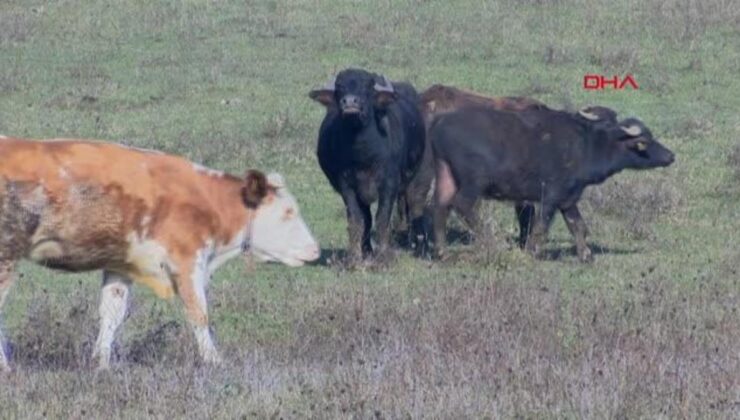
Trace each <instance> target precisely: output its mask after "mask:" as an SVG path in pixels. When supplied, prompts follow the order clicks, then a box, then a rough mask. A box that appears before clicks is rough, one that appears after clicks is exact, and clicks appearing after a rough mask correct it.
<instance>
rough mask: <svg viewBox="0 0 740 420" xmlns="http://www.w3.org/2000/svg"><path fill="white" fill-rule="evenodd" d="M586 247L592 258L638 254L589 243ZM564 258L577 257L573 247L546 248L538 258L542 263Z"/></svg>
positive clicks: (631, 250)
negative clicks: (589, 249)
mask: <svg viewBox="0 0 740 420" xmlns="http://www.w3.org/2000/svg"><path fill="white" fill-rule="evenodd" d="M588 247H589V248H591V252H592V253H593V255H594V256H597V255H630V254H636V253H637V252H639V250H638V249H634V248H633V249H628V248H610V247H607V246H602V245H599V244H597V243H594V242H590V243H589V244H588ZM566 257H576V258H577V257H578V252H577V251H576V247H575V245H570V246H558V247H547V248H545V249H544V250H543V251H542V252H541V253H540V256H539V259H540V260H544V261H559V260H562V259H563V258H566Z"/></svg>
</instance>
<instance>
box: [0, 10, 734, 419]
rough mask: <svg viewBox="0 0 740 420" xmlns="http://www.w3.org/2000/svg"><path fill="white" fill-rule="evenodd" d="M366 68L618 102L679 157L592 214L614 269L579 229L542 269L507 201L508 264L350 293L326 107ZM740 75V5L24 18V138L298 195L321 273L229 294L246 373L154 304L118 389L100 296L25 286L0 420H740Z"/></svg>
mask: <svg viewBox="0 0 740 420" xmlns="http://www.w3.org/2000/svg"><path fill="white" fill-rule="evenodd" d="M347 66H358V67H364V68H368V69H371V70H373V71H377V72H382V73H384V74H386V75H387V76H388V77H389V78H391V79H397V80H402V79H405V80H409V81H411V82H412V83H414V84H415V85H416V86H417V88H419V89H423V88H425V87H427V86H428V85H430V84H432V83H446V84H451V85H454V86H458V87H464V88H467V89H471V90H475V91H479V92H483V93H488V94H492V95H527V96H533V97H536V98H538V99H540V100H543V101H545V102H546V103H548V104H550V105H551V106H553V107H562V108H577V107H580V106H583V105H587V104H600V105H605V106H610V107H612V108H614V109H616V110H618V111H619V112H620V115H622V116H639V117H640V118H642V119H643V120H644V121H645V122H646V123H647V125H648V126H649V127H650V128H651V129H652V131H653V133H654V134H655V135H656V136H657V137H659V138H660V139H662V141H663V142H664V143H665V144H666V145H667V146H668V147H670V148H672V149H673V150H674V151H675V152H676V153H677V161H676V163H675V164H674V165H673V166H671V167H670V168H666V169H662V170H655V171H649V172H642V173H635V172H632V173H627V172H625V173H622V174H619V175H617V176H615V177H614V178H613V179H611V180H609V181H608V182H607V183H605V184H604V185H602V186H600V187H598V188H592V189H591V190H590V191H588V193H587V195H586V197H585V199H584V204H583V206H582V207H583V210H584V216H585V217H586V218H587V222H588V223H589V226H590V228H591V236H590V241H591V242H592V244H593V248H594V250H595V251H596V262H595V263H594V264H592V265H582V264H579V263H578V262H577V260H576V258H575V255H574V252H573V247H572V241H571V239H570V236H569V234H568V232H567V230H566V229H565V227H564V224H563V223H562V221H560V220H557V221H556V223H555V225H554V229H553V231H552V234H551V240H550V242H549V244H548V256H549V258H548V259H546V260H544V261H533V260H532V259H531V258H529V257H528V256H526V255H525V254H523V253H522V252H521V251H519V250H517V249H516V248H515V247H514V245H513V239H514V235H515V233H516V229H515V220H514V217H513V214H512V213H513V212H512V211H511V209H510V207H511V206H510V205H509V204H507V203H486V204H485V205H483V209H482V212H483V213H482V214H484V215H486V217H487V219H488V222H489V225H490V227H491V229H493V231H494V235H493V238H494V239H493V240H492V241H490V242H487V243H482V244H481V243H478V244H467V243H465V241H463V240H460V241H457V242H456V243H455V244H454V246H453V248H452V251H453V252H454V253H455V254H456V258H453V259H452V261H450V262H445V263H430V262H428V261H422V260H415V259H413V258H411V257H410V256H409V255H407V254H406V253H404V252H400V251H399V255H398V257H397V260H396V262H395V264H394V265H392V266H391V267H390V268H387V269H380V270H359V271H351V272H349V271H346V270H345V269H344V268H343V267H342V265H341V264H337V263H336V261H337V259H339V258H341V250H342V249H343V248H344V247H345V245H346V230H345V226H346V223H345V219H344V210H343V206H342V203H341V199H340V198H339V196H337V195H335V194H334V193H333V192H332V191H331V189H330V187H329V185H328V183H327V182H326V180H325V179H324V177H323V175H322V174H321V171H320V170H319V168H318V163H317V161H316V157H315V154H314V148H315V143H316V132H317V130H318V125H319V123H320V121H321V118H322V117H323V109H322V108H321V107H320V106H319V105H318V104H315V103H312V102H311V101H310V100H309V99H308V97H307V93H308V91H309V90H310V89H311V88H313V87H315V86H318V85H321V84H323V83H324V82H325V81H326V80H327V79H328V78H329V77H330V76H331V75H332V74H333V73H334V72H336V71H338V70H340V69H342V68H345V67H347ZM586 73H603V74H607V75H612V74H619V75H623V74H626V73H631V74H632V75H633V76H634V77H635V79H636V80H637V82H638V84H639V85H640V89H639V90H636V91H635V90H624V91H612V90H609V91H604V92H596V91H587V90H584V89H583V88H582V78H583V75H584V74H586ZM738 74H740V4H739V3H738V2H737V1H733V0H708V1H696V0H650V1H638V0H619V1H608V0H588V1H587V0H570V1H569V0H536V1H535V0H527V1H491V2H475V1H467V0H461V1H455V2H449V1H437V0H406V1H383V0H381V1H373V2H362V1H318V0H311V1H309V0H303V1H272V0H265V1H233V0H212V1H205V0H203V1H194V0H188V1H158V2H149V1H142V0H121V1H117V2H108V1H81V0H56V1H38V0H4V1H2V2H0V133H3V134H6V135H14V136H21V137H31V138H48V137H82V138H98V139H107V140H111V141H117V142H123V143H127V144H131V145H136V146H141V147H150V148H156V149H159V150H162V151H165V152H169V153H177V154H181V155H184V156H187V157H188V158H190V159H193V160H195V161H198V162H200V163H202V164H205V165H207V166H211V167H214V168H219V169H224V170H228V171H230V172H233V173H243V171H244V170H245V169H247V168H251V167H256V168H260V169H264V170H277V171H280V172H282V173H283V175H284V176H285V178H286V180H287V183H288V187H289V188H290V189H291V190H292V192H293V193H294V194H295V195H296V196H297V198H298V200H299V202H300V204H301V206H302V211H303V214H304V218H305V219H306V220H307V222H308V223H309V225H310V226H311V228H312V229H313V231H314V233H315V235H316V236H317V238H318V239H319V241H320V242H321V245H322V248H323V249H324V258H323V262H324V263H323V264H321V265H315V266H309V267H304V268H300V269H289V268H286V267H281V266H276V265H254V266H248V265H245V264H244V263H243V261H241V260H239V261H234V262H232V263H230V264H229V265H227V266H226V267H225V268H223V269H222V270H221V271H219V272H218V273H217V274H216V276H215V277H214V281H213V283H212V287H211V289H210V292H209V294H210V302H211V318H212V323H213V328H214V330H215V333H216V337H217V339H218V342H219V346H220V348H221V350H222V352H223V353H224V356H225V358H226V361H227V362H226V363H225V365H224V366H223V367H222V368H208V367H202V366H199V364H198V362H197V358H196V357H195V348H194V345H193V340H192V337H191V334H190V332H189V330H188V328H187V324H186V322H185V321H184V317H183V314H182V311H181V309H180V308H179V303H178V302H176V301H173V302H167V301H160V300H157V299H156V298H154V296H153V295H152V294H150V293H149V292H148V291H147V290H144V289H142V288H135V289H134V302H133V304H132V306H131V311H130V316H129V318H128V320H127V321H126V323H125V324H124V328H123V331H122V332H121V334H120V335H119V337H120V338H119V340H118V347H117V353H116V356H117V357H116V362H115V364H116V369H115V370H114V371H112V372H110V373H107V374H99V375H96V374H94V373H93V372H92V371H91V369H90V366H89V365H90V360H89V353H90V351H91V345H92V343H93V342H94V335H95V333H96V331H97V326H96V323H97V299H98V295H97V289H98V288H99V284H100V279H99V275H98V274H90V275H64V274H60V273H55V272H51V271H47V270H44V269H41V268H38V267H33V266H31V265H23V266H22V270H21V278H20V279H19V281H18V282H17V283H16V286H15V287H14V289H13V290H12V291H11V294H10V296H9V298H8V302H7V304H6V307H5V310H4V314H3V324H4V327H5V332H6V336H7V338H8V339H9V341H10V347H11V349H10V350H12V353H13V359H14V364H15V367H16V370H15V371H14V372H13V373H11V374H9V375H4V376H0V417H2V418H40V417H49V418H104V417H112V416H116V417H118V416H121V417H125V418H144V417H149V418H179V417H188V418H266V417H272V418H307V417H311V418H485V417H488V418H512V417H517V418H550V417H558V418H563V417H565V418H639V417H647V418H737V417H738V416H740V315H739V314H738V303H739V301H738V291H739V289H738V287H739V286H738V280H739V279H740V274H739V273H738V270H740V249H739V247H738V244H739V243H740V201H739V200H740V146H739V145H738V144H739V141H740V113H739V112H738V111H740V79H739V78H738ZM1 159H2V158H1V157H0V164H2V160H1ZM455 226H458V227H461V226H462V225H461V224H459V223H458V224H457V225H455V224H454V223H453V227H455Z"/></svg>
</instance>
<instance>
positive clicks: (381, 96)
mask: <svg viewBox="0 0 740 420" xmlns="http://www.w3.org/2000/svg"><path fill="white" fill-rule="evenodd" d="M373 89H374V90H375V105H376V106H378V107H380V108H385V107H387V106H388V105H390V104H392V103H393V102H394V101H395V100H396V99H397V98H398V94H397V93H396V90H395V89H394V88H393V83H391V81H390V80H388V78H387V77H385V76H383V79H382V80H380V81H376V82H375V86H374V87H373Z"/></svg>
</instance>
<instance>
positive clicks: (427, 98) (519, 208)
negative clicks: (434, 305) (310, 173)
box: [401, 84, 617, 247]
mask: <svg viewBox="0 0 740 420" xmlns="http://www.w3.org/2000/svg"><path fill="white" fill-rule="evenodd" d="M476 106H479V107H485V108H489V109H493V110H499V111H510V112H520V113H521V112H523V111H528V110H537V109H539V110H547V109H549V108H548V107H547V105H545V104H544V103H542V102H540V101H538V100H536V99H533V98H527V97H521V96H499V97H496V96H485V95H482V94H479V93H476V92H471V91H469V90H465V89H459V88H456V87H452V86H446V85H440V84H435V85H432V86H431V87H429V88H428V89H427V90H425V91H424V92H422V94H421V95H420V108H421V113H422V116H423V118H424V124H425V125H426V127H427V131H428V130H429V127H430V125H431V123H432V121H433V120H434V118H435V117H437V116H439V115H442V114H445V113H449V112H454V111H458V110H460V109H463V108H466V107H476ZM526 114H527V113H523V114H522V115H524V116H525V117H526ZM573 116H574V117H575V118H576V119H577V120H580V121H582V122H584V123H591V124H616V122H617V113H616V112H615V111H614V110H612V109H610V108H607V107H602V106H590V107H586V108H583V109H582V110H580V111H578V112H577V113H574V114H573ZM530 123H532V124H533V125H536V124H537V123H538V121H537V120H536V119H534V120H532V121H530ZM514 211H515V213H516V217H517V220H518V221H519V246H521V247H524V245H525V243H526V241H527V237H528V236H529V231H530V229H531V226H532V217H534V212H535V210H534V205H533V204H531V203H528V202H517V203H515V205H514ZM575 211H576V212H577V211H578V209H577V208H576V209H575ZM401 218H403V216H401Z"/></svg>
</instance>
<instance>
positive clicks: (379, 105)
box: [308, 69, 397, 125]
mask: <svg viewBox="0 0 740 420" xmlns="http://www.w3.org/2000/svg"><path fill="white" fill-rule="evenodd" d="M308 96H309V97H310V98H311V99H313V100H314V101H316V102H319V103H321V104H322V105H324V106H326V107H327V108H330V109H331V108H334V109H336V110H337V111H338V112H339V114H340V115H341V117H342V118H346V119H352V120H357V121H360V122H361V123H362V124H363V125H365V124H367V123H368V122H370V121H372V116H373V115H374V113H375V112H376V111H381V110H384V109H386V108H387V107H388V105H390V104H391V103H392V102H393V101H395V100H396V97H397V94H396V92H395V90H394V89H393V84H392V83H391V82H390V81H389V80H388V79H387V78H386V77H385V76H378V75H376V74H373V73H369V72H367V71H365V70H360V69H346V70H343V71H341V72H339V74H337V76H336V77H335V78H334V80H332V81H330V82H329V83H327V84H326V85H325V86H324V87H322V88H320V89H315V90H312V91H311V92H310V93H309V94H308Z"/></svg>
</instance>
